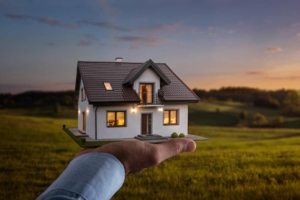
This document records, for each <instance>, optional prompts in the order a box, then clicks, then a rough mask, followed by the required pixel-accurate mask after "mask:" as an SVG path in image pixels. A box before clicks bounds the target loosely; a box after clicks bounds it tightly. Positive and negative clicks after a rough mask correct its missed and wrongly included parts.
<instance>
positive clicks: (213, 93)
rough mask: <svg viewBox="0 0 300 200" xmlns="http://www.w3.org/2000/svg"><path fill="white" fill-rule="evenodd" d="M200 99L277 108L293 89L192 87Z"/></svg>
mask: <svg viewBox="0 0 300 200" xmlns="http://www.w3.org/2000/svg"><path fill="white" fill-rule="evenodd" d="M193 91H194V92H195V94H197V95H198V96H199V97H200V98H201V99H207V100H209V99H211V100H218V101H229V102H230V101H234V102H241V103H246V104H251V105H254V106H257V107H265V108H273V109H278V108H280V107H281V106H282V104H283V101H284V99H285V98H286V97H287V95H288V94H289V93H290V92H291V91H293V90H285V89H281V90H274V91H273V90H261V89H256V88H248V87H222V88H221V89H219V90H209V91H207V90H202V89H194V90H193Z"/></svg>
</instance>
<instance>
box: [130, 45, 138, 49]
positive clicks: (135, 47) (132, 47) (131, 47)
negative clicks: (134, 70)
mask: <svg viewBox="0 0 300 200" xmlns="http://www.w3.org/2000/svg"><path fill="white" fill-rule="evenodd" d="M138 48H139V47H138V46H130V47H129V49H130V50H136V49H138Z"/></svg>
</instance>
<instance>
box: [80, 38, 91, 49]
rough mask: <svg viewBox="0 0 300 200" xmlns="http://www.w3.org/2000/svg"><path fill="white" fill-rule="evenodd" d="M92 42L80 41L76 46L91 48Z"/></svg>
mask: <svg viewBox="0 0 300 200" xmlns="http://www.w3.org/2000/svg"><path fill="white" fill-rule="evenodd" d="M91 45H92V42H91V41H89V40H80V42H79V43H77V46H82V47H86V46H91Z"/></svg>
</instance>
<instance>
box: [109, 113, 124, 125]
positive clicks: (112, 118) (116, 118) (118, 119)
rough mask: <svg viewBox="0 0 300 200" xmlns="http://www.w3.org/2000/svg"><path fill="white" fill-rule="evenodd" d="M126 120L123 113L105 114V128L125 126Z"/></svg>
mask: <svg viewBox="0 0 300 200" xmlns="http://www.w3.org/2000/svg"><path fill="white" fill-rule="evenodd" d="M125 120H126V118H125V112H124V111H117V112H115V111H113V112H111V111H110V112H107V126H108V127H116V126H126V121H125Z"/></svg>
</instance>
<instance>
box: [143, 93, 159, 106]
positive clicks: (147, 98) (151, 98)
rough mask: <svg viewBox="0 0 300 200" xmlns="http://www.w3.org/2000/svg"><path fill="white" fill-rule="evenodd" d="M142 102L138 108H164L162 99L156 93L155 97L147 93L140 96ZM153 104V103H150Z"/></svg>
mask: <svg viewBox="0 0 300 200" xmlns="http://www.w3.org/2000/svg"><path fill="white" fill-rule="evenodd" d="M140 97H141V102H140V103H139V104H138V106H137V107H161V106H164V104H163V103H162V101H161V99H160V98H159V97H158V93H155V94H154V95H153V96H152V95H151V94H150V95H149V94H147V93H144V94H143V96H142V95H140ZM150 102H151V103H150Z"/></svg>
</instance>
